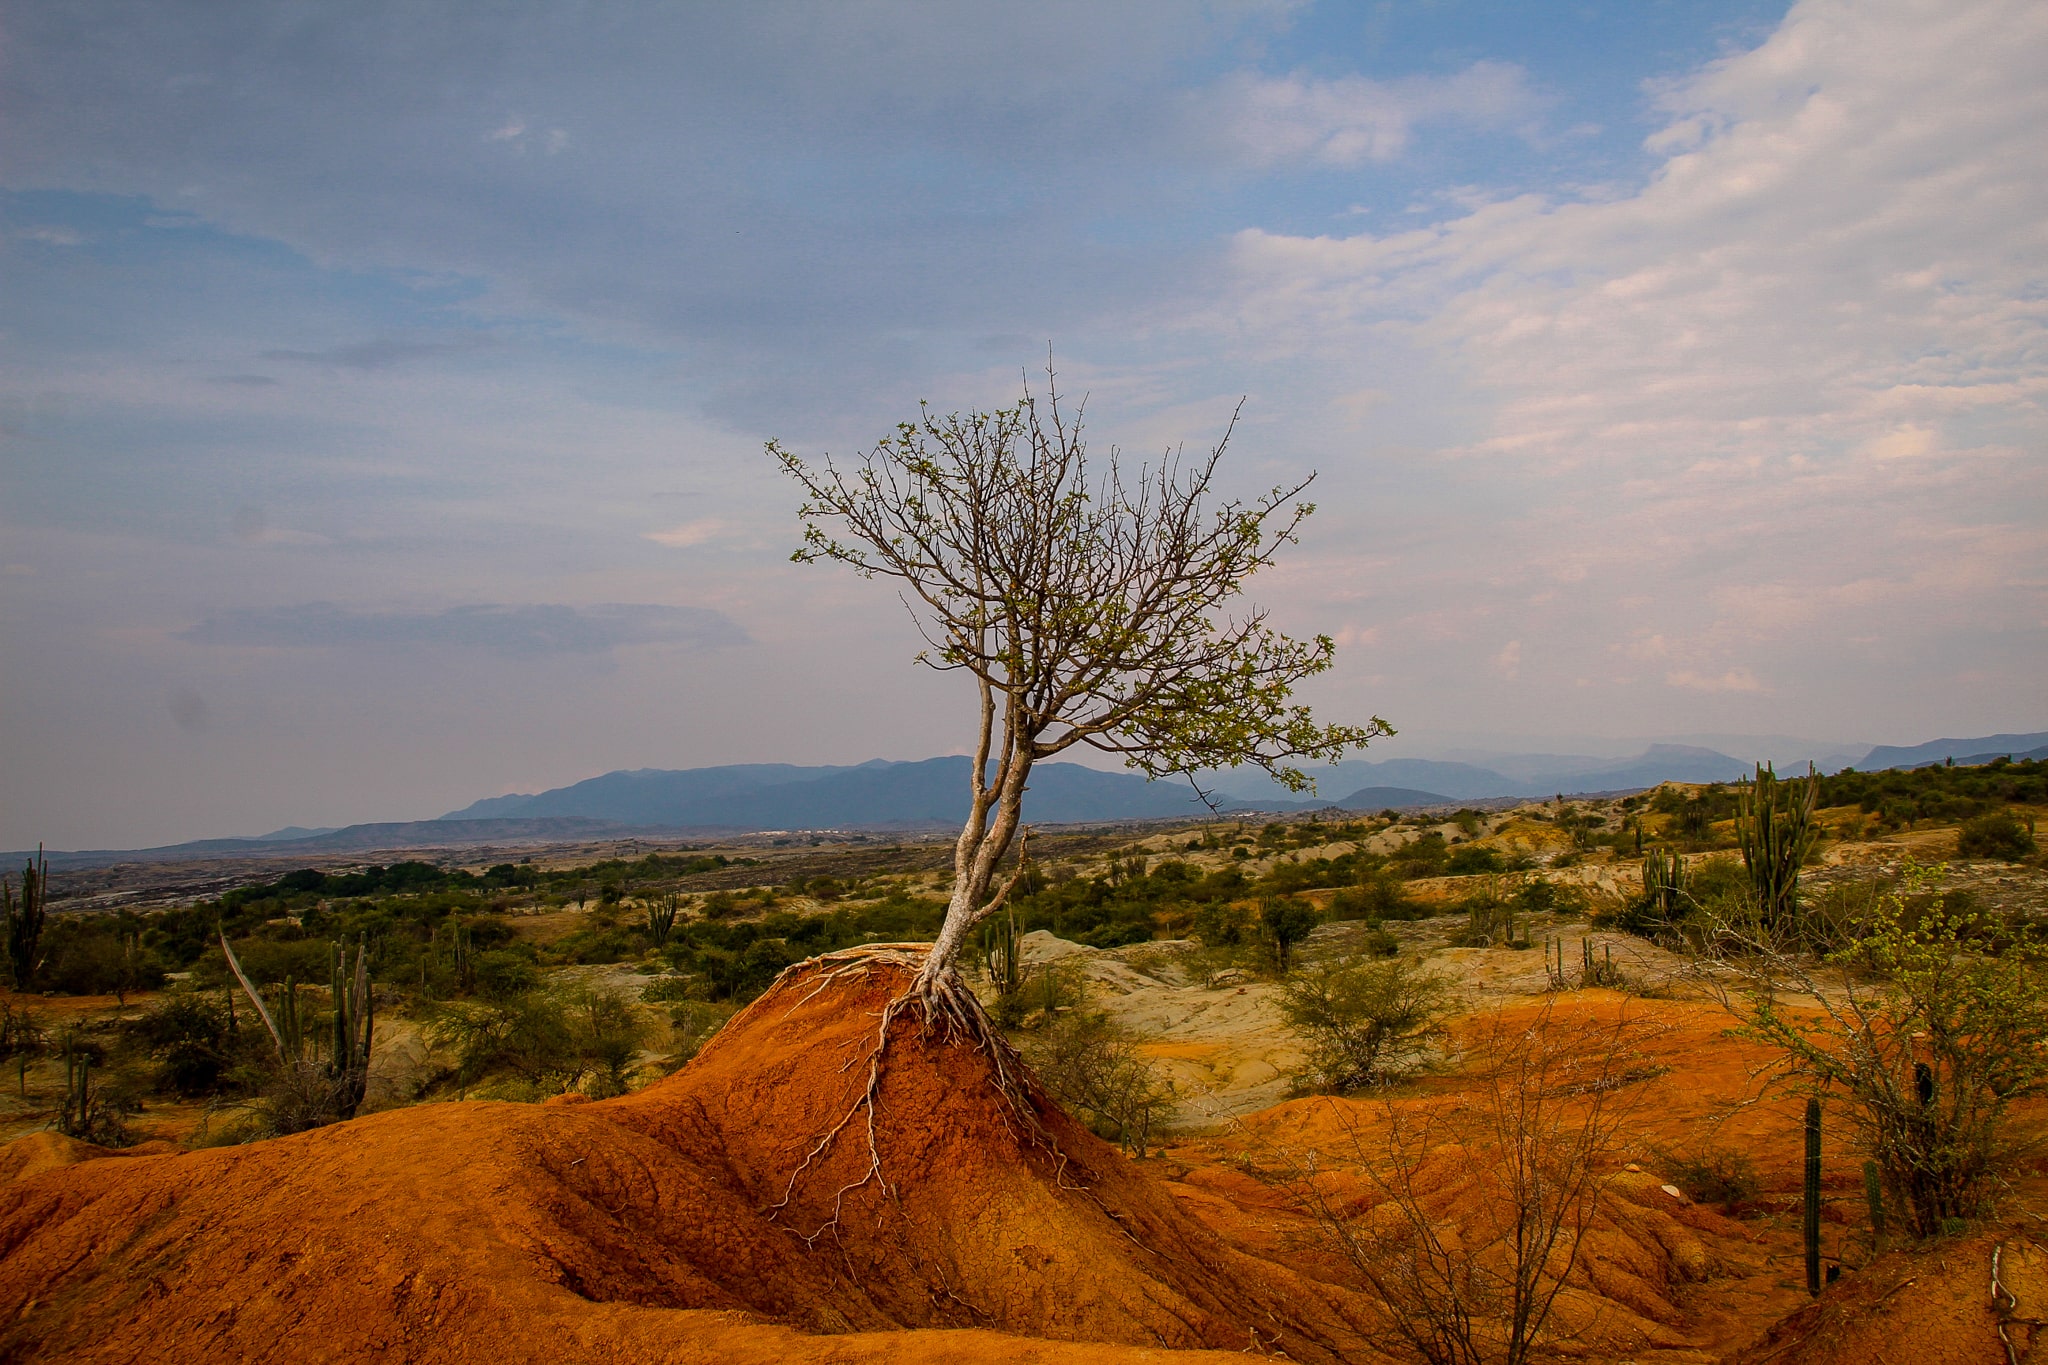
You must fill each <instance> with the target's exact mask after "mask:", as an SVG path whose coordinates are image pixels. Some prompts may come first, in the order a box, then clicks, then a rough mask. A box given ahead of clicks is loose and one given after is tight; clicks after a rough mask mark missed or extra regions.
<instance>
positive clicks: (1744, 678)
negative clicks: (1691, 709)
mask: <svg viewBox="0 0 2048 1365" xmlns="http://www.w3.org/2000/svg"><path fill="white" fill-rule="evenodd" d="M1664 682H1665V685H1666V686H1669V687H1680V688H1684V689H1686V690H1687V691H1691V692H1762V691H1764V690H1765V688H1764V685H1763V684H1762V683H1760V682H1758V681H1757V680H1756V675H1755V674H1754V673H1752V672H1750V671H1749V670H1748V669H1746V668H1731V669H1729V670H1728V671H1727V672H1725V673H1722V674H1720V675H1719V676H1717V677H1716V676H1707V675H1704V674H1699V673H1694V672H1692V671H1691V670H1689V669H1679V670H1676V671H1674V672H1670V673H1666V674H1665V675H1664Z"/></svg>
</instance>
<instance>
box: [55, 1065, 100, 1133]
mask: <svg viewBox="0 0 2048 1365" xmlns="http://www.w3.org/2000/svg"><path fill="white" fill-rule="evenodd" d="M91 1112H92V1057H91V1056H90V1055H81V1054H78V1053H74V1052H73V1051H72V1050H71V1049H70V1048H69V1047H66V1048H65V1049H64V1099H63V1102H62V1107H61V1108H60V1109H59V1110H58V1118H57V1131H58V1132H60V1133H62V1134H64V1136H66V1137H84V1136H85V1134H86V1128H87V1126H88V1119H89V1117H90V1115H91Z"/></svg>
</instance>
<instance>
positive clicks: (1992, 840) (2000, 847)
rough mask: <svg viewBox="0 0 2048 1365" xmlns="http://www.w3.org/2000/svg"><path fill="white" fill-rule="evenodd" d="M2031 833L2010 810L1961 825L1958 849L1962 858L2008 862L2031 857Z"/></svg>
mask: <svg viewBox="0 0 2048 1365" xmlns="http://www.w3.org/2000/svg"><path fill="white" fill-rule="evenodd" d="M2037 847H2038V846H2037V845H2036V844H2035V842H2034V833H2033V831H2032V830H2030V829H2028V828H2027V827H2026V825H2024V824H2022V823H2021V822H2020V818H2019V817H2018V816H2017V815H2014V814H2013V813H2012V812H2011V811H2009V810H2000V811H1993V812H1991V813H1990V814H1989V815H1980V816H1978V817H1977V818H1976V819H1974V820H1969V821H1965V822H1964V824H1963V837H1962V843H1961V844H1960V846H1959V847H1958V849H1957V852H1959V853H1960V854H1961V855H1962V856H1963V857H1965V858H2002V859H2004V860H2005V861H2006V862H2009V863H2017V862H2021V861H2023V860H2025V859H2027V858H2031V857H2033V856H2034V853H2035V851H2036V849H2037Z"/></svg>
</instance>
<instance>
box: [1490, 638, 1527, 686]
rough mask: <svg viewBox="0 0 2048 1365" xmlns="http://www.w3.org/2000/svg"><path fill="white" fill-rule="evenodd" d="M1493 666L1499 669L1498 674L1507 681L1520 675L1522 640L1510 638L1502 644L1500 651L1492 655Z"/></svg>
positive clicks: (1511, 680)
mask: <svg viewBox="0 0 2048 1365" xmlns="http://www.w3.org/2000/svg"><path fill="white" fill-rule="evenodd" d="M1493 666H1494V667H1495V668H1497V669H1499V670H1500V675H1501V676H1502V677H1503V678H1506V679H1507V680H1508V681H1509V682H1513V681H1514V680H1515V679H1516V678H1518V677H1520V676H1521V672H1522V642H1521V641H1520V640H1510V641H1508V642H1507V643H1506V644H1505V645H1502V646H1501V650H1500V653H1498V654H1496V655H1494V656H1493Z"/></svg>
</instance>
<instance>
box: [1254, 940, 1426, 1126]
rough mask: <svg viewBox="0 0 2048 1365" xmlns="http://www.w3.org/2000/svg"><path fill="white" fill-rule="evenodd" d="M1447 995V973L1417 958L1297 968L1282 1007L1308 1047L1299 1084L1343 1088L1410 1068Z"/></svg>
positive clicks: (1371, 1082)
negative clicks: (1427, 968)
mask: <svg viewBox="0 0 2048 1365" xmlns="http://www.w3.org/2000/svg"><path fill="white" fill-rule="evenodd" d="M1450 1002H1451V985H1450V982H1449V980H1448V979H1446V978H1445V977H1442V976H1440V975H1437V974H1436V973H1433V972H1425V971H1423V970H1421V964H1420V963H1419V962H1418V961H1417V960H1416V959H1414V958H1405V957H1390V958H1377V959H1373V958H1365V957H1350V958H1332V959H1326V960H1324V961H1321V962H1314V963H1310V964H1309V965H1307V966H1305V967H1303V968H1302V969H1301V970H1300V971H1298V972H1296V973H1295V974H1294V976H1293V977H1291V978H1290V979H1289V980H1288V982H1287V984H1286V986H1285V987H1284V988H1283V994H1282V996H1281V1002H1280V1009H1281V1012H1282V1013H1283V1014H1284V1015H1285V1016H1286V1019H1287V1022H1288V1024H1289V1026H1290V1027H1292V1028H1293V1030H1294V1031H1295V1033H1296V1034H1297V1035H1298V1036H1299V1037H1300V1039H1301V1041H1302V1044H1303V1047H1304V1050H1305V1052H1306V1056H1305V1057H1304V1059H1303V1063H1302V1070H1301V1076H1300V1079H1301V1081H1302V1083H1303V1085H1304V1088H1306V1089H1311V1090H1325V1091H1333V1092H1335V1093H1338V1094H1342V1093H1344V1092H1345V1091H1348V1090H1356V1089H1359V1088H1361V1087H1363V1086H1368V1085H1380V1084H1384V1083H1386V1082H1387V1081H1389V1080H1392V1079H1395V1078H1396V1077H1398V1076H1400V1075H1402V1074H1403V1073H1405V1072H1407V1071H1409V1070H1412V1069H1413V1068H1414V1067H1415V1066H1416V1065H1417V1064H1418V1063H1419V1062H1420V1060H1421V1059H1422V1057H1423V1056H1424V1054H1425V1053H1426V1051H1427V1049H1428V1047H1429V1044H1430V1043H1431V1042H1432V1041H1433V1040H1434V1038H1435V1037H1436V1036H1437V1034H1438V1032H1439V1031H1440V1028H1441V1020H1442V1017H1443V1014H1444V1012H1445V1011H1446V1010H1447V1009H1448V1008H1449V1005H1450Z"/></svg>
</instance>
